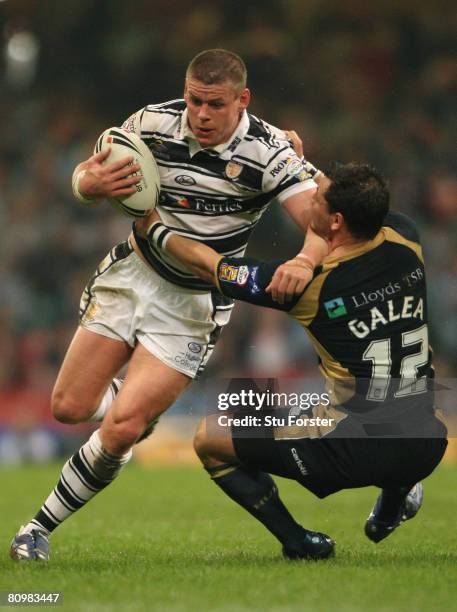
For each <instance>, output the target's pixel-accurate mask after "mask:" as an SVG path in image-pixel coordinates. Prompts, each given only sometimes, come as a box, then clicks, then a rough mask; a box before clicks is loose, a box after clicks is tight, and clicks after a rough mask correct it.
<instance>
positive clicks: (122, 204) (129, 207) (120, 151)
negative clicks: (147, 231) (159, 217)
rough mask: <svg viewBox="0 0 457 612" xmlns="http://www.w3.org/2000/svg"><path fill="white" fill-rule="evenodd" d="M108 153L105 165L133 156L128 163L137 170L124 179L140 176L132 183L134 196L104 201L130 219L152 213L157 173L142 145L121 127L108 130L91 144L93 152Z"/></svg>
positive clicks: (138, 139)
mask: <svg viewBox="0 0 457 612" xmlns="http://www.w3.org/2000/svg"><path fill="white" fill-rule="evenodd" d="M108 147H109V148H110V149H111V153H110V154H109V156H108V157H107V158H106V160H105V162H104V163H105V164H108V163H112V162H116V161H119V160H120V159H122V158H123V157H127V156H129V155H130V156H133V160H132V162H131V164H129V165H132V166H133V165H134V164H139V165H140V171H139V172H136V173H135V172H132V173H131V174H129V175H128V176H134V175H135V174H141V176H142V177H143V178H142V179H141V181H140V182H139V183H136V185H134V187H135V188H136V193H131V194H130V195H127V196H122V197H119V198H108V200H109V201H110V202H111V204H113V205H114V206H115V207H116V208H117V209H118V210H120V211H121V212H123V213H125V214H126V215H128V216H130V217H144V216H146V215H147V214H148V213H150V212H151V210H153V209H154V208H155V207H156V205H157V202H158V201H159V194H160V174H159V168H158V166H157V163H156V160H155V159H154V156H153V155H152V153H151V151H150V150H149V149H148V147H147V146H146V144H145V143H144V142H143V141H142V140H141V138H140V137H139V136H137V135H136V134H135V133H133V132H127V131H126V130H123V129H122V128H118V127H111V128H108V129H107V130H105V131H104V132H103V134H101V136H100V137H99V139H98V140H97V143H96V145H95V149H94V153H99V152H100V151H103V150H104V149H107V148H108Z"/></svg>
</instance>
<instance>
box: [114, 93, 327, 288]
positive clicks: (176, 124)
mask: <svg viewBox="0 0 457 612" xmlns="http://www.w3.org/2000/svg"><path fill="white" fill-rule="evenodd" d="M122 127H123V128H124V129H126V130H128V131H130V132H135V133H136V134H137V135H138V136H140V137H141V138H142V139H143V141H144V142H145V143H146V144H147V145H148V146H149V148H150V150H151V151H152V153H153V154H154V157H155V159H156V161H157V164H158V166H159V170H160V179H161V193H160V201H159V205H158V211H159V212H160V216H161V217H162V220H163V223H164V224H165V225H167V226H168V227H169V228H170V229H172V230H173V231H174V232H176V233H177V234H179V235H181V236H185V237H187V238H192V239H194V240H199V241H200V242H203V243H204V244H207V245H208V246H210V247H212V248H213V249H215V250H216V251H217V252H218V253H221V254H223V255H229V256H232V257H237V256H242V255H243V254H244V251H245V249H246V245H247V242H248V239H249V236H250V234H251V232H252V231H253V229H254V228H255V226H256V225H257V223H258V221H259V219H260V217H261V216H262V214H263V212H264V211H265V209H266V207H267V206H268V204H269V203H270V202H271V201H272V200H273V199H274V198H277V199H278V200H279V201H280V202H281V203H282V202H284V201H285V200H286V199H287V198H288V197H290V196H291V195H294V194H296V193H299V192H301V191H306V190H307V189H310V188H312V187H314V186H315V183H314V181H313V177H314V176H315V175H316V174H317V173H318V170H317V169H316V168H315V167H314V166H313V165H312V164H310V163H309V162H306V161H303V160H302V159H300V158H299V157H298V156H297V154H296V153H295V151H294V150H293V148H292V147H291V145H290V142H289V141H288V140H287V139H286V138H285V135H284V133H283V132H282V131H281V130H279V129H278V128H275V127H273V126H271V125H269V124H268V123H265V122H264V121H262V120H261V119H258V118H257V117H255V116H254V115H251V114H249V113H247V112H246V111H244V113H243V115H242V117H241V120H240V123H239V124H238V127H237V129H236V130H235V132H234V133H233V134H232V136H231V139H230V141H228V142H226V143H223V144H220V145H218V146H215V147H213V148H211V149H202V147H201V146H200V144H199V143H198V141H197V140H196V139H195V136H194V135H193V134H192V132H191V130H190V128H189V125H188V121H187V109H186V103H185V101H184V100H172V101H170V102H165V103H163V104H155V105H151V106H146V107H145V108H143V109H141V110H140V111H138V112H137V113H135V114H134V115H132V116H131V117H129V118H128V119H127V120H126V121H125V123H124V124H123V126H122ZM135 238H136V240H137V243H138V246H139V248H140V249H141V252H142V253H143V255H144V257H145V258H146V260H147V261H148V262H149V263H150V265H151V266H152V267H153V268H154V269H155V270H156V271H157V272H158V273H159V274H160V275H161V276H163V277H164V278H166V279H167V280H169V281H170V282H172V283H175V284H177V285H180V286H182V287H186V288H189V289H195V290H201V291H202V290H210V289H211V286H210V285H209V284H207V283H206V282H204V281H202V280H200V279H198V278H197V277H196V276H194V275H192V274H190V273H189V272H188V271H187V270H186V268H184V267H183V266H182V265H181V264H180V263H178V262H177V261H176V260H175V259H173V258H172V257H171V256H170V255H168V254H166V253H163V252H161V251H159V250H157V249H156V248H155V247H154V246H153V245H151V244H150V243H149V242H148V241H147V240H145V239H142V238H141V237H140V236H139V235H138V234H137V233H136V232H135Z"/></svg>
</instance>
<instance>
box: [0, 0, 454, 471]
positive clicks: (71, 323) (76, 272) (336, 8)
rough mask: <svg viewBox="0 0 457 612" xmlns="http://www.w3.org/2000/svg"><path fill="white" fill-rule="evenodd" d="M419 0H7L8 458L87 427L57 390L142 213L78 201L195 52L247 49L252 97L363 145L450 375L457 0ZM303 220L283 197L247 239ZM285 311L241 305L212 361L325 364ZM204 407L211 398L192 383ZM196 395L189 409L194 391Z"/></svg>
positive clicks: (296, 240)
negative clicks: (405, 243)
mask: <svg viewBox="0 0 457 612" xmlns="http://www.w3.org/2000/svg"><path fill="white" fill-rule="evenodd" d="M455 8H456V7H455V2H453V1H450V2H446V1H444V2H440V3H439V7H437V6H436V4H434V3H430V2H427V1H425V0H424V1H420V0H417V1H415V0H402V2H398V3H395V2H384V1H382V0H378V2H376V3H375V2H366V0H346V2H344V3H341V2H337V1H336V0H251V1H250V2H246V1H243V2H241V1H239V0H218V1H216V2H215V1H214V0H195V1H186V0H154V2H151V1H149V0H130V1H129V2H125V1H124V0H97V2H93V1H92V0H66V1H65V2H61V1H59V0H40V1H39V0H0V25H1V35H2V37H1V39H0V40H1V45H2V54H1V57H0V87H1V95H0V113H1V124H2V129H1V138H0V235H1V239H0V249H1V258H0V346H1V351H0V463H1V462H5V461H10V462H12V461H22V460H29V459H36V460H44V459H47V458H49V457H51V456H54V455H55V454H56V453H59V452H62V453H65V452H66V451H67V446H68V445H71V444H74V439H73V438H71V439H70V438H69V437H68V435H69V434H68V432H69V430H70V429H71V433H72V434H75V432H76V433H78V432H79V433H80V435H81V436H85V435H86V432H85V430H84V428H79V429H78V428H76V429H74V428H69V427H65V426H59V425H58V424H56V423H53V422H52V419H51V416H50V411H49V396H50V390H51V389H52V385H53V382H54V379H55V376H56V373H57V371H58V368H59V365H60V363H61V361H62V358H63V356H64V354H65V350H66V347H67V345H68V343H69V340H70V339H71V336H72V334H73V332H74V329H75V327H76V324H77V311H78V302H79V297H80V294H81V292H82V289H83V287H84V285H85V283H86V281H87V279H88V278H89V276H90V275H91V273H92V272H93V269H94V268H95V266H96V264H97V263H98V261H99V260H100V259H101V258H102V257H103V256H104V255H105V253H106V252H107V250H108V249H109V248H111V246H112V245H113V244H115V243H116V242H118V241H120V240H123V239H125V237H126V236H127V234H128V231H129V226H130V221H129V220H128V219H127V218H125V217H122V216H121V215H120V214H119V213H117V212H116V211H114V210H113V209H111V208H110V207H109V205H108V204H104V205H103V207H102V208H100V209H98V210H88V209H86V208H84V207H82V206H81V205H79V204H78V203H76V202H75V201H74V200H73V197H72V194H71V185H70V178H71V174H72V171H73V168H74V166H75V165H76V164H77V163H78V162H79V161H81V160H82V159H85V158H87V157H88V156H89V154H90V153H91V151H92V149H93V146H94V143H95V140H96V138H97V136H98V134H99V133H100V132H101V131H102V130H104V129H105V128H106V127H109V126H110V125H120V124H121V123H122V122H123V120H124V119H125V118H126V117H127V116H128V115H130V114H131V113H132V112H133V111H136V110H137V109H139V108H141V107H142V106H144V105H146V104H148V103H155V102H161V101H165V100H168V99H173V98H178V97H181V95H182V89H183V77H184V73H185V68H186V65H187V63H188V62H189V60H190V59H191V58H192V57H193V56H194V55H195V54H196V53H197V52H199V51H200V50H202V49H205V48H213V47H224V48H227V49H230V50H233V51H235V52H237V53H239V54H240V55H242V56H243V58H244V59H245V61H246V64H247V67H248V74H249V86H250V88H251V89H252V91H253V101H252V106H251V109H250V110H251V112H253V113H254V114H256V115H258V116H260V117H262V118H264V119H266V120H267V121H269V122H270V123H273V124H276V125H278V126H280V127H283V128H287V129H295V130H297V132H298V133H299V134H300V135H301V136H302V138H303V140H304V143H305V150H306V155H307V157H308V158H309V159H310V160H311V161H312V162H313V163H314V164H315V165H317V166H318V167H321V168H323V169H325V167H326V165H327V164H328V163H329V162H331V161H333V160H338V161H351V160H355V161H367V162H370V163H373V164H375V165H376V166H378V167H379V168H380V169H381V170H382V172H383V173H384V174H385V176H386V177H387V178H388V179H389V181H390V186H391V192H392V204H393V207H395V208H397V209H399V210H402V211H404V212H406V213H408V214H410V215H411V216H412V217H414V219H415V220H416V221H417V223H418V224H419V226H420V229H421V232H422V237H423V243H424V246H425V254H426V258H427V259H426V263H427V266H426V268H427V274H428V287H429V300H430V313H431V317H430V318H431V340H432V345H433V347H434V350H435V362H436V369H437V372H438V374H439V375H440V376H442V377H443V376H444V377H452V376H454V375H455V373H456V371H457V353H456V346H457V256H456V253H457V249H456V246H457V156H456V143H457V103H456V102H457V11H456V10H455ZM300 243H301V237H300V235H299V234H298V232H297V231H296V230H295V229H294V227H293V226H292V224H291V223H290V222H289V221H288V219H287V218H286V215H285V213H284V212H282V211H281V210H280V207H279V205H278V204H277V203H273V205H272V207H271V210H270V212H269V213H268V214H266V215H265V217H264V220H263V223H262V224H261V225H260V226H259V227H258V229H257V231H256V234H255V235H254V236H253V239H252V241H251V243H250V247H249V253H250V254H252V255H255V256H260V257H262V258H267V259H268V258H270V259H273V258H277V257H280V256H283V255H291V254H293V253H294V251H295V250H296V249H297V248H298V246H299V245H300ZM315 374H316V364H315V357H314V354H313V351H312V349H311V347H310V345H309V344H308V342H307V341H306V338H305V335H304V334H303V333H301V332H300V333H297V326H296V325H295V324H294V323H292V322H289V321H288V320H287V318H286V317H284V316H283V315H282V314H280V313H275V312H270V311H267V310H264V309H261V310H256V311H255V312H254V311H253V309H252V308H251V307H249V306H246V305H237V307H236V313H235V315H234V317H233V319H232V322H231V327H230V330H229V331H228V332H226V333H225V335H224V336H223V337H222V340H221V342H220V344H219V346H218V348H217V351H216V353H215V357H214V360H213V362H212V364H211V368H210V370H209V372H208V376H223V377H231V376H236V377H242V376H257V377H265V376H291V375H299V376H307V375H309V376H313V375H315ZM192 404H193V406H197V405H198V401H197V400H196V399H195V397H194V399H193V402H192ZM181 409H182V410H183V409H184V408H183V407H181Z"/></svg>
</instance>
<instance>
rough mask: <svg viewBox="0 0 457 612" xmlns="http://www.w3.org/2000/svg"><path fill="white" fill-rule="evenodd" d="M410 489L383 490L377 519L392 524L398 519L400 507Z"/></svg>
mask: <svg viewBox="0 0 457 612" xmlns="http://www.w3.org/2000/svg"><path fill="white" fill-rule="evenodd" d="M410 490H411V487H398V488H396V489H383V490H382V498H381V506H380V508H379V512H378V519H379V520H380V521H384V522H386V523H392V522H393V521H395V520H396V519H397V518H398V513H399V512H400V508H401V505H402V504H403V502H404V501H405V498H406V496H407V495H408V493H409V491H410Z"/></svg>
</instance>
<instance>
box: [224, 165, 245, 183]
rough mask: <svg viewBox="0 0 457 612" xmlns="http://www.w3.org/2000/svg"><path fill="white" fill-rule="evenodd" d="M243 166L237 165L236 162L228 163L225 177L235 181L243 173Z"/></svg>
mask: <svg viewBox="0 0 457 612" xmlns="http://www.w3.org/2000/svg"><path fill="white" fill-rule="evenodd" d="M243 168H244V166H243V164H239V163H238V162H234V161H229V163H228V164H227V165H226V166H225V175H226V177H227V178H229V179H236V178H238V177H239V176H240V174H241V173H242V172H243Z"/></svg>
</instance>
